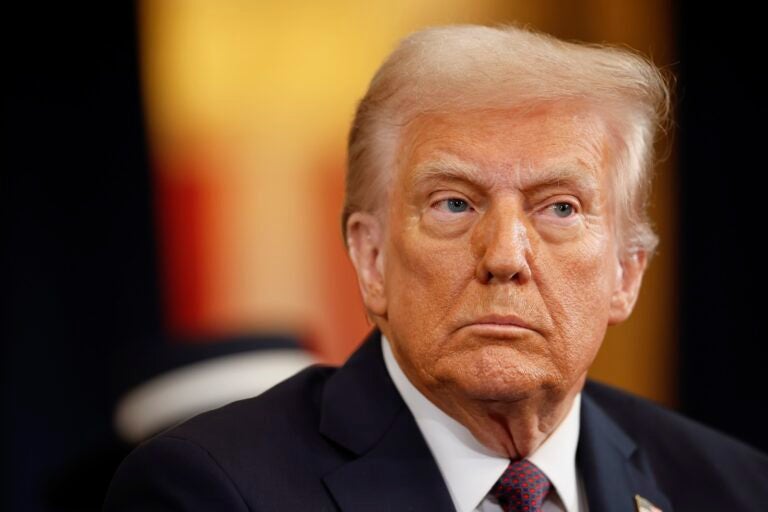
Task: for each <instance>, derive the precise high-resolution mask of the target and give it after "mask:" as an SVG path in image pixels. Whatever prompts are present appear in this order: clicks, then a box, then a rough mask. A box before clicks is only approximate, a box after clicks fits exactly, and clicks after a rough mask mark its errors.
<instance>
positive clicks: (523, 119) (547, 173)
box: [398, 103, 609, 187]
mask: <svg viewBox="0 0 768 512" xmlns="http://www.w3.org/2000/svg"><path fill="white" fill-rule="evenodd" d="M608 133H609V130H608V126H607V119H606V118H605V116H603V115H601V113H600V112H599V111H598V110H596V109H594V108H592V109H590V108H588V107H585V106H583V105H575V104H563V103H558V104H550V105H542V106H539V107H537V108H535V109H528V110H522V109H516V110H511V109H508V110H482V111H479V110H477V111H468V112H459V113H439V114H425V115H422V116H420V117H419V118H417V119H415V120H414V121H413V122H412V123H410V124H409V125H408V126H407V128H406V129H405V130H404V132H403V139H402V141H403V142H402V145H401V151H400V152H399V162H398V163H399V165H398V169H399V173H398V174H399V178H400V180H401V181H403V182H404V183H405V184H406V186H409V185H413V184H415V183H414V182H415V181H419V180H424V179H433V178H439V177H441V176H448V177H450V176H452V175H458V174H460V175H461V176H463V177H465V178H467V179H470V180H471V181H475V182H478V184H480V185H487V186H488V187H492V186H495V185H505V184H506V185H510V186H515V187H524V186H526V185H527V184H529V183H528V182H529V181H531V180H539V181H540V180H545V181H546V180H550V181H551V180H557V179H558V178H563V179H569V180H575V181H580V182H581V183H582V184H583V185H585V186H587V185H589V184H590V183H592V184H593V185H595V186H597V185H598V182H602V181H603V180H604V179H605V178H606V176H605V174H606V169H605V167H606V160H607V152H608V144H607V142H608Z"/></svg>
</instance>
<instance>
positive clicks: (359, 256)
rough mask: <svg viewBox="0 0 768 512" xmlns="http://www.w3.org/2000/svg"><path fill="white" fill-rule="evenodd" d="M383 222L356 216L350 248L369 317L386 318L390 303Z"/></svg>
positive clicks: (351, 223)
mask: <svg viewBox="0 0 768 512" xmlns="http://www.w3.org/2000/svg"><path fill="white" fill-rule="evenodd" d="M383 241H384V237H383V233H382V226H381V222H380V220H379V219H378V218H377V217H376V216H374V215H372V214H370V213H364V212H355V213H353V214H352V215H350V216H349V219H348V220H347V248H348V251H349V257H350V259H351V260H352V265H353V266H354V267H355V271H356V272H357V282H358V284H359V286H360V293H361V295H362V297H363V303H365V307H366V309H367V310H368V312H369V313H371V314H373V315H378V316H385V315H386V312H387V301H386V294H385V292H384V291H385V288H384V247H383Z"/></svg>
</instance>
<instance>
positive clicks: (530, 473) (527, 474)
mask: <svg viewBox="0 0 768 512" xmlns="http://www.w3.org/2000/svg"><path fill="white" fill-rule="evenodd" d="M550 487H551V485H550V483H549V479H548V478H547V475H545V474H544V473H543V472H542V471H541V470H540V469H539V468H538V467H536V465H535V464H534V463H532V462H530V461H528V460H526V459H521V460H517V461H514V462H511V463H510V464H509V466H507V469H506V470H504V473H503V474H502V475H501V477H500V478H499V480H498V481H497V482H496V483H495V484H494V486H493V489H491V494H492V495H493V496H494V497H495V498H496V499H497V500H498V501H499V505H501V508H502V509H503V510H504V512H538V511H540V510H541V506H542V503H544V498H546V497H547V493H548V492H549V489H550Z"/></svg>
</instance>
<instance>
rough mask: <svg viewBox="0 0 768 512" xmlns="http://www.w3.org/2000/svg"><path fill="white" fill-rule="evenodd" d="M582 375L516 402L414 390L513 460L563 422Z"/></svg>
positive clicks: (535, 448)
mask: <svg viewBox="0 0 768 512" xmlns="http://www.w3.org/2000/svg"><path fill="white" fill-rule="evenodd" d="M406 376H407V374H406ZM584 378H586V376H584ZM584 378H582V379H580V381H579V382H578V385H576V386H573V387H572V388H570V389H568V390H566V392H564V393H558V392H554V391H541V392H540V393H538V394H536V395H534V396H531V397H527V398H524V399H521V400H517V401H515V402H500V401H477V400H471V399H462V397H461V395H460V394H454V393H446V392H441V390H438V391H436V392H432V391H430V390H429V389H422V388H419V387H418V386H417V389H419V391H421V393H422V394H424V396H425V397H427V399H429V400H430V401H431V402H432V403H434V404H435V405H436V406H437V407H439V408H440V409H441V410H443V412H445V413H446V414H448V415H449V416H451V417H452V418H454V419H455V420H456V421H458V422H459V423H461V424H462V425H464V426H465V427H466V428H467V429H468V430H469V431H470V432H471V433H472V435H473V436H474V437H475V438H476V439H477V440H478V441H479V442H480V443H481V444H483V445H484V446H485V447H486V448H488V449H489V450H491V451H492V452H493V453H496V454H498V455H501V456H506V457H508V458H510V459H513V460H514V459H520V458H524V457H527V456H529V455H531V454H532V453H533V452H535V451H536V450H537V449H538V448H539V446H541V444H542V443H543V442H544V441H545V440H546V439H547V438H548V437H549V435H550V434H551V433H552V432H553V431H554V430H555V429H556V428H557V427H558V426H559V425H560V423H562V421H563V420H564V419H565V417H566V416H567V415H568V412H569V411H570V410H571V407H572V406H573V401H574V399H575V397H576V395H577V394H578V392H579V391H580V390H581V388H582V386H583V383H584ZM409 380H410V378H409ZM411 382H413V381H411ZM414 385H416V384H414Z"/></svg>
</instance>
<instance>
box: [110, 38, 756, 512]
mask: <svg viewBox="0 0 768 512" xmlns="http://www.w3.org/2000/svg"><path fill="white" fill-rule="evenodd" d="M668 102H669V94H668V89H667V86H666V84H665V82H664V80H663V78H662V77H661V75H660V73H659V72H658V70H656V69H655V68H654V67H653V66H652V65H651V64H650V63H648V62H647V61H645V60H644V59H642V58H640V57H638V56H636V55H634V54H632V53H629V52H626V51H621V50H616V49H609V48H598V47H592V46H582V45H576V44H571V43H565V42H562V41H558V40H556V39H554V38H551V37H549V36H546V35H542V34H537V33H533V32H530V31H526V30H521V29H517V28H511V27H510V28H501V29H497V28H487V27H471V26H458V27H446V28H435V29H429V30H425V31H422V32H419V33H416V34H414V35H412V36H410V37H409V38H407V39H406V40H405V41H403V43H401V45H400V46H399V47H398V48H397V49H396V50H395V52H394V53H393V54H392V55H391V56H390V57H389V58H388V60H387V61H386V62H385V63H384V64H383V66H382V67H381V69H380V70H379V71H378V73H377V74H376V76H375V77H374V79H373V81H372V82H371V85H370V89H369V91H368V93H367V95H366V96H365V98H364V99H363V100H362V102H361V104H360V106H359V109H358V112H357V116H356V118H355V121H354V125H353V127H352V131H351V134H350V141H349V167H348V175H347V196H346V204H345V208H344V213H343V230H344V235H345V240H346V243H347V246H348V249H349V255H350V258H351V260H352V263H353V264H354V267H355V269H356V271H357V276H358V280H359V284H360V290H361V294H362V297H363V301H364V303H365V307H366V309H367V312H368V315H369V317H370V318H371V320H372V322H373V323H374V324H375V325H376V329H375V330H374V332H373V333H372V334H371V336H370V337H369V338H368V340H367V341H366V342H365V343H364V344H363V346H362V347H361V348H360V349H359V350H358V351H357V353H356V354H354V355H353V356H352V357H351V358H350V360H349V361H348V362H347V363H346V364H345V365H344V366H343V367H342V368H340V369H335V368H329V367H313V368H310V369H308V370H305V371H303V372H301V373H299V374H298V375H296V376H294V377H292V378H291V379H288V380H287V381H285V382H283V383H281V384H279V385H278V386H276V387H275V388H273V389H271V390H270V391H268V392H266V393H264V394H263V395H261V396H259V397H257V398H253V399H250V400H245V401H241V402H236V403H234V404H231V405H229V406H227V407H224V408H222V409H219V410H217V411H214V412H211V413H207V414H204V415H202V416H199V417H197V418H195V419H193V420H191V421H189V422H187V423H185V424H183V425H181V426H179V427H177V428H175V429H172V430H170V431H168V432H165V433H163V434H161V435H160V436H158V437H156V438H154V439H152V440H151V441H149V442H148V443H145V444H144V445H142V446H141V447H140V448H139V449H137V450H136V451H135V452H134V453H133V454H132V455H131V456H130V457H129V458H128V459H127V460H126V461H125V462H124V464H123V465H122V466H121V468H120V470H119V471H118V473H117V475H116V476H115V479H114V481H113V484H112V487H111V489H110V494H109V497H108V499H107V505H106V508H107V510H252V511H262V510H345V511H351V510H365V511H368V510H371V511H373V510H393V511H394V510H430V511H431V510H457V511H460V512H470V511H474V510H479V511H499V510H504V511H521V510H527V511H537V510H543V511H567V512H574V511H579V512H584V511H586V510H590V511H593V512H594V511H630V510H640V511H650V510H664V511H670V510H677V511H681V510H682V511H686V510H697V511H698V510H768V458H766V456H764V455H762V454H759V453H757V452H755V451H754V450H752V449H751V448H748V447H746V446H744V445H742V444H740V443H738V442H736V441H734V440H731V439H729V438H726V437H724V436H722V435H720V434H717V433H715V432H713V431H711V430H709V429H707V428H705V427H703V426H700V425H698V424H695V423H693V422H691V421H689V420H686V419H683V418H681V417H680V416H677V415H676V414H674V413H672V412H669V411H665V410H663V409H661V408H659V407H657V406H655V405H652V404H650V403H649V402H646V401H644V400H641V399H638V398H635V397H632V396H629V395H627V394H625V393H623V392H620V391H618V390H614V389H610V388H608V387H605V386H601V385H598V384H594V383H586V384H585V382H586V374H587V370H588V369H589V366H590V364H591V363H592V361H593V359H594V357H595V355H596V353H597V351H598V349H599V347H600V344H601V343H602V340H603V338H604V335H605V331H606V328H607V327H608V326H609V325H613V324H617V323H620V322H622V321H623V320H625V319H626V318H627V317H628V316H629V315H630V313H631V312H632V309H633V307H634V304H635V301H636V299H637V296H638V293H639V289H640V285H641V281H642V277H643V273H644V271H645V269H646V267H647V265H648V262H649V261H650V259H651V257H652V255H653V251H654V249H655V246H656V243H657V238H656V236H655V235H654V233H653V231H652V229H651V228H650V226H649V222H648V220H647V217H646V213H645V205H646V201H647V196H648V190H649V186H650V173H651V168H652V160H653V159H652V153H653V141H654V137H655V134H656V131H657V127H659V126H661V125H663V123H664V121H665V117H666V112H667V106H668Z"/></svg>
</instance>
